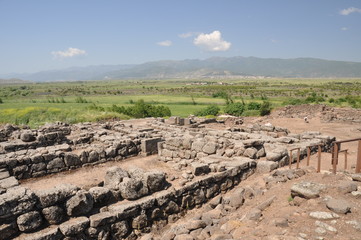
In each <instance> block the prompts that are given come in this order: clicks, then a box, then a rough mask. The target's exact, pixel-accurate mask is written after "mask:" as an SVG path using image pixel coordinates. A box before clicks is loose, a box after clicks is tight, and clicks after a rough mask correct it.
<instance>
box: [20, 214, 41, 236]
mask: <svg viewBox="0 0 361 240" xmlns="http://www.w3.org/2000/svg"><path fill="white" fill-rule="evenodd" d="M16 223H17V224H18V228H19V230H20V231H22V232H29V231H33V230H35V229H37V228H38V227H40V226H41V224H42V223H43V220H42V218H41V215H40V213H39V212H37V211H32V212H28V213H25V214H23V215H20V216H19V217H18V218H17V219H16Z"/></svg>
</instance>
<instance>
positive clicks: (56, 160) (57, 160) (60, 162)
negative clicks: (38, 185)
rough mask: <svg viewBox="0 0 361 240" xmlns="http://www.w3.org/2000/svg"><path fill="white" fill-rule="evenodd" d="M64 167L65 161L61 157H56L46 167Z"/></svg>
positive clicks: (49, 168)
mask: <svg viewBox="0 0 361 240" xmlns="http://www.w3.org/2000/svg"><path fill="white" fill-rule="evenodd" d="M64 167H65V163H64V161H63V159H61V158H54V159H53V160H51V161H50V162H49V163H48V165H47V166H46V168H47V169H48V170H52V169H61V168H64Z"/></svg>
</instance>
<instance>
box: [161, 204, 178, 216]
mask: <svg viewBox="0 0 361 240" xmlns="http://www.w3.org/2000/svg"><path fill="white" fill-rule="evenodd" d="M164 211H165V212H166V213H167V214H173V213H178V212H179V206H178V205H177V204H176V203H175V202H173V201H169V202H168V204H167V206H166V207H165V209H164Z"/></svg>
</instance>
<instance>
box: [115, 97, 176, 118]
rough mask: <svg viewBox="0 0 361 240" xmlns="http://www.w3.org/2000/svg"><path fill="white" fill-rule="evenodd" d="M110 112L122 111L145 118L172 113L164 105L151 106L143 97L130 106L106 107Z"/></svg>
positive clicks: (135, 116)
mask: <svg viewBox="0 0 361 240" xmlns="http://www.w3.org/2000/svg"><path fill="white" fill-rule="evenodd" d="M108 110H109V111H111V112H117V113H122V114H125V115H128V116H131V117H134V118H145V117H166V116H171V115H172V113H171V111H170V109H169V108H168V107H166V106H153V105H151V104H147V103H145V102H144V100H143V99H140V100H138V101H137V102H135V103H134V105H133V106H130V107H127V108H125V107H123V106H120V107H118V106H117V105H115V104H114V105H113V106H112V107H110V108H109V109H108Z"/></svg>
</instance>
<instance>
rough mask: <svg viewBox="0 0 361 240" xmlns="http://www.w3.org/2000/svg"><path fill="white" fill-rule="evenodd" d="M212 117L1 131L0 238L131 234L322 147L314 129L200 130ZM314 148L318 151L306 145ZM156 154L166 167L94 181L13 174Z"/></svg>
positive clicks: (114, 171)
mask: <svg viewBox="0 0 361 240" xmlns="http://www.w3.org/2000/svg"><path fill="white" fill-rule="evenodd" d="M212 122H213V123H214V122H216V121H215V119H211V120H208V119H195V118H192V119H190V118H189V119H181V118H179V117H174V118H170V119H167V120H166V121H164V119H148V122H147V124H146V125H142V126H133V125H132V124H129V123H128V122H127V121H123V122H110V123H92V124H91V123H82V124H75V125H67V124H63V123H57V124H51V125H45V126H43V127H41V128H39V129H37V130H34V129H27V128H19V127H16V126H11V125H6V126H4V127H3V128H2V129H0V194H1V195H0V239H14V238H17V239H32V240H33V239H39V240H40V239H104V240H105V239H137V238H138V237H140V236H142V234H143V233H145V232H149V231H151V230H152V229H156V228H158V227H161V226H165V225H166V224H167V223H168V222H174V221H176V220H177V219H179V218H180V217H181V216H182V215H183V214H185V213H186V212H187V211H188V210H190V209H193V208H195V207H199V206H201V205H202V204H204V203H206V202H208V201H210V200H211V199H213V198H214V197H216V196H217V195H219V194H221V193H224V192H226V191H228V190H230V189H232V188H233V187H234V186H236V185H238V184H239V183H240V182H241V181H242V180H244V179H246V178H247V177H248V176H250V175H251V174H253V173H255V172H256V171H258V172H269V171H272V170H273V169H276V168H278V167H282V166H284V165H286V164H288V163H289V161H292V162H294V161H296V158H297V156H295V155H294V156H289V152H288V149H291V148H296V147H299V148H300V154H301V158H303V157H305V156H306V154H307V148H306V147H307V146H309V145H316V144H321V143H322V144H323V147H322V148H323V151H329V150H330V148H331V144H332V142H333V141H334V140H335V138H334V137H330V136H325V135H322V134H321V133H319V132H305V133H302V134H291V133H290V132H289V131H288V130H287V129H285V128H282V127H275V126H272V125H270V124H266V125H258V124H254V125H249V126H242V125H239V126H238V125H237V126H236V127H232V128H229V129H226V130H216V129H213V128H208V127H207V124H208V123H212ZM311 150H312V151H313V152H315V151H316V150H317V149H316V147H313V148H312V149H311ZM152 154H158V161H159V162H160V163H162V164H164V166H166V167H167V168H168V169H169V170H170V171H169V172H167V171H166V172H163V171H158V170H151V171H145V170H143V169H140V168H132V169H129V170H124V169H122V168H119V167H111V168H109V169H108V170H107V172H106V175H105V179H104V180H103V182H102V184H100V185H99V186H93V187H91V188H89V189H82V188H80V187H78V186H76V185H73V184H59V185H58V186H56V187H54V188H51V189H41V190H35V191H33V190H31V189H28V188H25V187H22V186H21V184H19V181H18V180H22V179H28V178H37V177H41V176H45V175H50V174H54V173H59V172H63V171H69V170H72V169H76V168H81V167H87V166H94V165H96V164H100V163H105V162H107V161H121V160H123V159H125V158H128V157H131V156H137V155H140V156H148V155H152Z"/></svg>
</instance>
